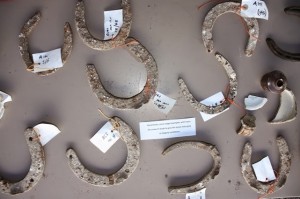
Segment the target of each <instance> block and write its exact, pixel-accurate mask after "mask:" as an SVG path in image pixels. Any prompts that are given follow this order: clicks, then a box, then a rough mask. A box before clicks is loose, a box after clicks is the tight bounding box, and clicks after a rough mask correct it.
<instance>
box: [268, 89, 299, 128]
mask: <svg viewBox="0 0 300 199" xmlns="http://www.w3.org/2000/svg"><path fill="white" fill-rule="evenodd" d="M296 116H297V103H296V98H295V95H294V93H293V92H292V91H291V90H290V89H288V88H287V89H285V90H284V91H283V92H282V93H280V104H279V106H278V110H277V113H276V115H275V117H274V118H273V119H272V121H271V122H270V123H272V124H281V123H285V122H290V121H293V120H295V119H296Z"/></svg>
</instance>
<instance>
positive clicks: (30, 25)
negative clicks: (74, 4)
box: [19, 12, 73, 76]
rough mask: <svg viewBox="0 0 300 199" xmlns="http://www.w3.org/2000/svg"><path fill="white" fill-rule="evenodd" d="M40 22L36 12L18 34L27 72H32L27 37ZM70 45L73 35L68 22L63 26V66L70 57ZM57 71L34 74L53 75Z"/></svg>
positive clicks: (39, 14)
mask: <svg viewBox="0 0 300 199" xmlns="http://www.w3.org/2000/svg"><path fill="white" fill-rule="evenodd" d="M40 20H41V13H40V12H37V13H36V14H34V15H33V17H31V18H30V19H29V20H28V21H27V22H26V23H25V25H24V26H23V28H22V29H21V32H20V34H19V50H20V54H21V56H22V59H23V60H24V62H25V64H26V66H27V70H28V71H33V64H34V63H33V60H32V57H31V53H30V52H29V36H30V33H31V32H32V31H33V29H34V28H35V27H36V26H37V24H38V23H39V21H40ZM72 45H73V33H72V29H71V26H70V24H69V23H68V22H66V23H65V25H64V44H63V47H62V49H61V53H62V63H63V64H65V63H66V61H67V59H68V57H69V56H70V55H71V52H72ZM57 70H58V69H53V70H49V71H43V72H38V73H36V74H38V75H40V76H45V75H50V74H53V73H54V72H55V71H57Z"/></svg>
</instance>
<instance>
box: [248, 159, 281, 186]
mask: <svg viewBox="0 0 300 199" xmlns="http://www.w3.org/2000/svg"><path fill="white" fill-rule="evenodd" d="M252 167H253V169H254V173H255V176H256V179H257V180H258V181H261V182H269V181H272V180H275V179H276V177H275V174H274V171H273V168H272V165H271V162H270V158H269V156H267V157H265V158H263V159H262V160H261V161H259V162H257V163H255V164H252Z"/></svg>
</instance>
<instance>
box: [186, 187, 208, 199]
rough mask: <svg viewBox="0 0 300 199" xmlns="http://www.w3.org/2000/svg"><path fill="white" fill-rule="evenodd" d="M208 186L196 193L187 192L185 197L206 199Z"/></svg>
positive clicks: (187, 198) (188, 198)
mask: <svg viewBox="0 0 300 199" xmlns="http://www.w3.org/2000/svg"><path fill="white" fill-rule="evenodd" d="M205 191H206V188H204V189H201V190H200V191H197V192H194V193H187V194H186V195H185V199H205Z"/></svg>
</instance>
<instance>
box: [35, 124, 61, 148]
mask: <svg viewBox="0 0 300 199" xmlns="http://www.w3.org/2000/svg"><path fill="white" fill-rule="evenodd" d="M33 130H34V131H35V132H36V133H37V134H38V136H39V138H40V142H41V144H42V146H44V145H45V144H47V143H48V142H49V141H50V140H52V139H53V138H54V137H55V136H56V135H57V134H59V133H60V132H61V131H60V130H59V129H58V128H57V127H56V126H54V125H53V124H45V123H41V124H38V125H36V126H35V127H33Z"/></svg>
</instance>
